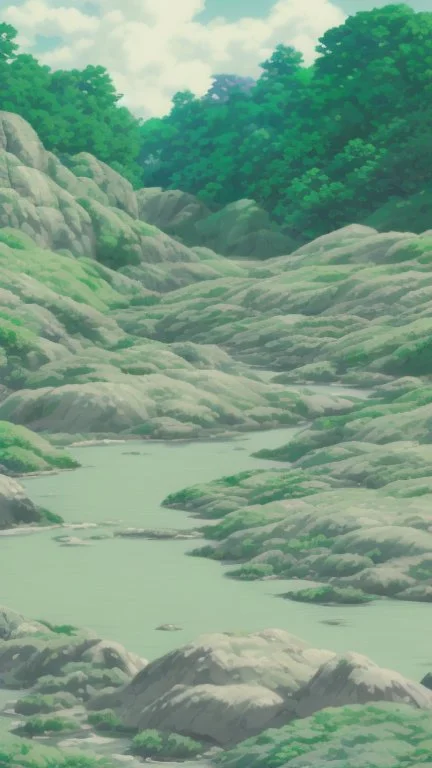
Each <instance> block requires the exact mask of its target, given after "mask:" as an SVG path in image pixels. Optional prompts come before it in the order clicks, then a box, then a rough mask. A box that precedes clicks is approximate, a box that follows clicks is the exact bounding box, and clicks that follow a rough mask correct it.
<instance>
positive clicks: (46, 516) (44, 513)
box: [39, 507, 64, 525]
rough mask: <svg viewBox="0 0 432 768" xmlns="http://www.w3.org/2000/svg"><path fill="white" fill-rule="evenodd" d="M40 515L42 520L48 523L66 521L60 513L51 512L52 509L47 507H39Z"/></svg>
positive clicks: (54, 523)
mask: <svg viewBox="0 0 432 768" xmlns="http://www.w3.org/2000/svg"><path fill="white" fill-rule="evenodd" d="M39 515H40V522H41V523H46V524H47V525H61V524H62V523H64V520H63V518H62V517H61V516H60V515H57V514H56V513H55V512H50V510H49V509H45V507H39Z"/></svg>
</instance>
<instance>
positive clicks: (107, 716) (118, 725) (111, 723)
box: [87, 709, 133, 734]
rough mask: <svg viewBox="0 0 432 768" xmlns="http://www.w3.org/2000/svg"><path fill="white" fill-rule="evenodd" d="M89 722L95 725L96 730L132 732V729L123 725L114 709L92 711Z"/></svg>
mask: <svg viewBox="0 0 432 768" xmlns="http://www.w3.org/2000/svg"><path fill="white" fill-rule="evenodd" d="M87 722H88V723H89V725H91V726H93V728H94V729H95V731H100V732H101V733H112V734H113V733H131V729H130V728H126V727H125V726H124V725H123V723H122V722H121V720H120V719H119V718H118V717H117V715H116V714H115V712H113V711H112V709H103V710H101V711H100V712H91V713H90V714H89V716H88V718H87ZM132 733H133V731H132Z"/></svg>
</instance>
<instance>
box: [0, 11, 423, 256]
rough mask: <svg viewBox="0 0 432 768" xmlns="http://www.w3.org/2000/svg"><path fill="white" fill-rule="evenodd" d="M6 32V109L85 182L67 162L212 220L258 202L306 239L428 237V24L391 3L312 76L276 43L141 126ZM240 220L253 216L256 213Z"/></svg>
mask: <svg viewBox="0 0 432 768" xmlns="http://www.w3.org/2000/svg"><path fill="white" fill-rule="evenodd" d="M0 31H1V35H0V41H1V42H0V79H1V82H2V92H1V95H0V109H6V110H9V111H14V112H17V113H18V114H20V115H21V116H22V117H24V118H25V119H26V120H28V121H29V122H30V124H31V125H32V126H33V127H34V128H35V130H36V131H37V132H38V133H39V135H40V137H41V139H42V141H43V142H44V144H45V146H46V147H47V148H48V149H49V150H52V151H53V152H55V153H57V155H58V156H59V157H61V158H62V160H63V162H66V163H67V162H69V163H70V165H71V168H72V170H73V171H74V173H76V174H77V175H80V176H86V175H90V174H89V171H88V168H87V164H86V161H85V157H83V156H80V157H79V158H78V159H74V160H68V159H69V158H70V156H72V155H76V154H77V153H80V152H92V153H93V154H95V155H96V156H97V157H98V158H99V159H100V160H103V161H105V162H106V163H108V164H109V165H111V166H112V167H113V168H114V169H115V170H118V171H121V172H122V173H123V174H124V175H125V176H126V177H127V178H128V179H130V180H131V181H132V183H133V184H135V186H147V187H155V186H160V187H162V188H171V189H182V190H184V191H187V192H190V193H192V194H195V195H197V196H198V197H199V198H200V199H201V200H202V201H204V202H205V203H207V204H209V205H210V206H211V207H212V208H213V209H217V208H218V206H222V205H226V204H229V203H232V202H233V201H236V200H239V199H245V198H246V199H248V200H249V201H250V200H255V201H257V203H258V204H259V205H261V206H263V208H264V209H265V211H266V212H267V213H268V214H270V215H271V216H272V217H273V219H274V220H275V221H277V222H278V223H279V224H280V225H282V227H283V229H284V230H285V231H286V232H287V233H288V234H289V235H290V236H291V237H293V238H294V239H295V240H301V241H305V240H310V239H312V238H313V237H315V236H317V235H320V234H322V233H323V232H328V231H331V230H333V229H336V228H337V227H339V226H342V225H344V224H346V223H349V222H351V221H353V220H359V219H360V220H367V221H369V222H370V223H371V224H373V225H374V226H377V227H378V228H379V229H394V228H395V226H398V227H399V226H402V227H404V228H406V229H408V230H411V231H413V230H414V231H419V232H420V231H424V230H425V229H428V228H429V225H430V222H429V218H428V217H429V209H430V198H431V189H430V178H431V173H432V155H431V153H430V151H429V125H430V121H431V109H432V108H431V107H430V106H429V102H430V99H429V91H428V88H429V80H428V75H427V68H425V64H424V62H425V61H426V62H427V61H428V60H429V59H430V57H431V51H432V34H431V32H432V13H430V12H415V11H414V10H413V9H412V8H410V7H409V6H408V5H404V4H390V5H388V6H385V7H383V8H377V9H374V10H371V11H366V12H360V13H357V14H356V15H354V16H351V17H349V18H348V19H347V20H346V21H345V22H344V24H342V25H341V26H339V27H336V28H333V29H329V30H328V31H327V32H326V33H325V34H324V35H323V37H322V38H321V39H320V41H319V44H318V46H317V52H318V58H317V59H316V61H315V64H314V65H313V66H310V67H306V66H305V65H304V63H303V60H302V55H301V54H300V53H298V52H297V51H296V50H294V49H293V48H291V47H287V46H285V45H278V46H277V47H276V49H275V50H274V52H273V54H272V55H271V56H270V58H269V59H268V60H267V61H265V62H263V63H262V65H261V66H262V73H261V76H260V77H259V79H258V81H257V82H256V83H255V84H249V86H250V87H248V88H242V87H241V84H240V81H238V80H236V78H235V77H233V78H232V82H231V83H230V82H229V78H228V90H227V91H225V92H224V93H225V95H224V98H223V99H221V100H219V101H218V100H216V101H215V100H214V99H213V98H212V95H213V94H214V93H217V92H218V89H219V86H220V84H221V83H222V81H223V82H225V80H226V76H223V75H218V76H216V77H215V82H214V85H213V87H212V89H211V90H210V92H209V94H207V95H206V96H204V97H203V98H198V97H195V96H194V95H193V94H192V93H191V92H190V91H184V92H180V93H177V94H176V95H175V96H174V98H173V106H172V109H171V112H170V114H169V115H168V116H166V117H163V118H153V119H150V120H147V121H146V122H142V121H140V120H138V119H136V118H134V117H133V116H132V115H131V114H130V113H129V112H128V110H127V109H125V108H124V107H121V106H119V99H120V95H119V94H118V93H116V91H115V88H114V86H113V83H112V80H111V78H110V75H109V73H108V72H107V71H106V70H105V69H104V68H103V67H100V66H87V67H85V68H84V69H82V70H79V69H74V70H70V71H67V70H56V71H53V70H51V69H50V68H49V67H47V66H43V65H42V64H40V63H39V62H38V61H37V60H36V59H35V58H34V57H32V56H29V55H27V54H23V53H19V51H18V47H17V44H16V35H17V32H16V30H15V29H14V28H13V27H11V26H10V25H8V24H1V26H0ZM224 78H225V80H224ZM227 146H228V147H233V148H234V147H235V151H232V152H229V151H227ZM197 147H199V152H197V151H196V148H197ZM241 215H242V216H243V217H244V216H245V217H246V218H247V217H248V216H256V213H255V208H254V206H253V203H249V206H246V208H245V211H243V212H241ZM214 216H215V217H216V218H215V220H214V221H213V219H214V217H210V220H209V221H208V222H204V225H203V227H204V228H203V231H202V233H201V236H202V239H203V242H204V240H205V236H206V234H208V230H209V228H210V229H211V228H212V227H215V226H217V216H218V211H217V210H216V211H215V213H214ZM263 217H264V218H263ZM264 219H265V213H264V212H262V215H261V219H260V222H259V225H260V226H261V227H262V226H267V224H266V222H265V221H264ZM241 226H242V219H241V216H240V218H239V227H240V228H241ZM246 229H247V228H246ZM273 234H274V236H275V238H277V235H278V233H277V232H274V233H273ZM185 235H186V236H187V232H185ZM9 242H10V245H11V247H14V248H19V243H16V242H15V241H14V240H13V239H12V240H10V241H9ZM123 245H124V244H122V243H121V242H120V243H119V242H118V241H117V240H115V238H114V239H113V237H112V236H111V235H107V236H106V237H105V238H104V240H103V243H102V241H101V247H102V246H103V247H104V248H105V251H106V252H105V258H106V259H107V261H106V263H110V264H112V265H113V266H116V265H118V264H119V259H120V262H121V263H122V264H124V263H130V261H129V259H130V254H131V252H130V250H129V249H128V248H127V247H126V250H124V249H123ZM117 246H120V247H119V249H118V248H117ZM122 251H124V252H123V253H120V252H122ZM119 254H120V255H119ZM125 259H126V260H125Z"/></svg>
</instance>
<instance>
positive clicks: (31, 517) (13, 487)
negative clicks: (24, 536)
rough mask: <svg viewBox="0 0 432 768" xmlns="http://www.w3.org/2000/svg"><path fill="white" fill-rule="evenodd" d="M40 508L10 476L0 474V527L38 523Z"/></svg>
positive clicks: (39, 520)
mask: <svg viewBox="0 0 432 768" xmlns="http://www.w3.org/2000/svg"><path fill="white" fill-rule="evenodd" d="M41 520H42V515H41V512H40V510H39V509H38V508H37V507H36V506H35V505H34V504H33V502H32V501H30V499H29V498H28V497H27V496H26V494H25V492H24V489H23V488H22V487H21V486H20V485H19V483H17V482H16V480H13V479H12V478H11V477H7V476H6V475H1V474H0V529H2V528H12V527H14V526H16V525H20V524H23V523H24V524H31V523H40V522H41Z"/></svg>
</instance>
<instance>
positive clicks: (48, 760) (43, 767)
mask: <svg viewBox="0 0 432 768" xmlns="http://www.w3.org/2000/svg"><path fill="white" fill-rule="evenodd" d="M0 765H1V766H2V768H3V766H4V768H9V767H10V768H113V764H112V763H111V762H110V761H108V760H105V759H102V758H99V757H96V756H92V755H90V754H88V755H87V754H84V753H83V752H78V753H77V752H75V753H73V752H67V751H64V750H61V751H60V750H57V749H53V748H52V747H46V746H44V745H42V744H38V743H34V742H31V741H26V740H24V739H16V738H14V737H12V736H9V735H2V738H1V743H0Z"/></svg>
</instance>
